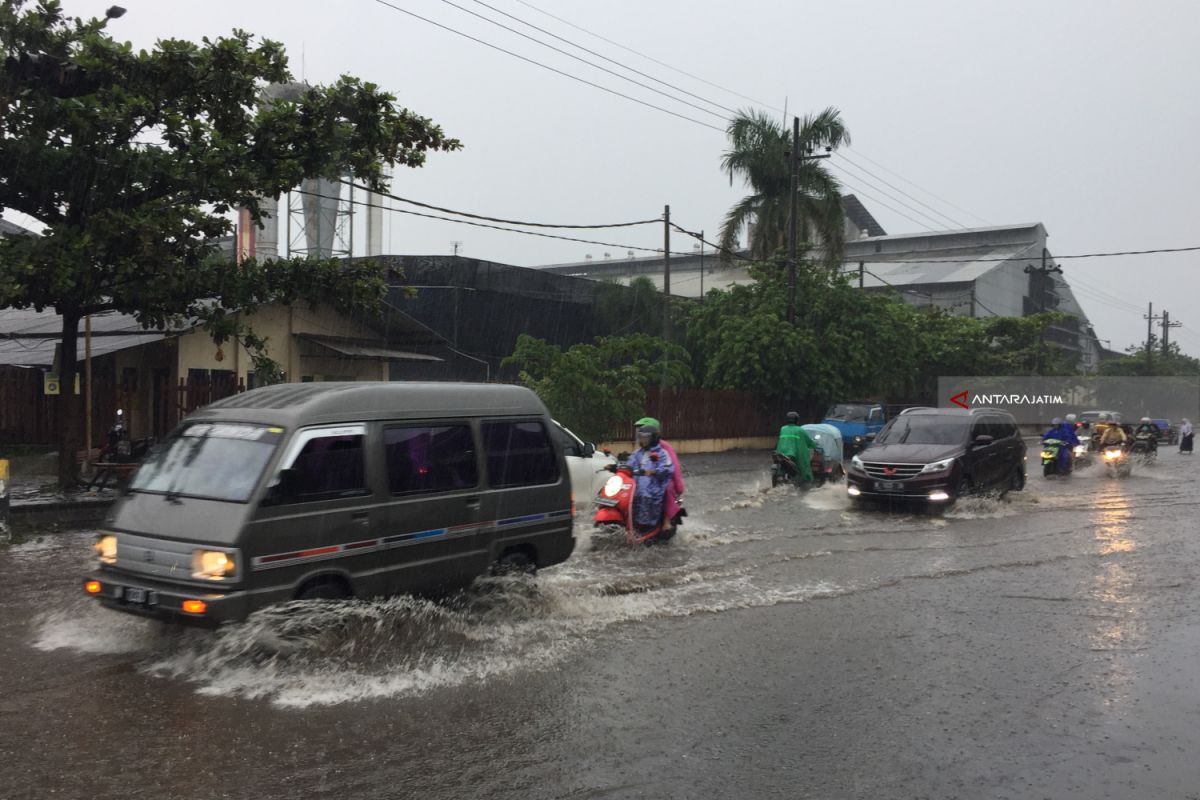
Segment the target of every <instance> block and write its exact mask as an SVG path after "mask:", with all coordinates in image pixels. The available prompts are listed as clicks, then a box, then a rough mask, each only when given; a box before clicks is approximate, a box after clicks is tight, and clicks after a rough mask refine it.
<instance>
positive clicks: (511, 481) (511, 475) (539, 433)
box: [482, 421, 558, 488]
mask: <svg viewBox="0 0 1200 800" xmlns="http://www.w3.org/2000/svg"><path fill="white" fill-rule="evenodd" d="M482 428H483V451H484V453H485V454H486V455H487V468H488V482H489V483H490V484H491V485H492V486H494V487H497V488H503V487H509V486H537V485H540V484H546V483H554V482H555V481H557V480H558V459H556V458H555V456H554V447H553V446H552V445H551V443H550V437H549V436H548V435H547V433H546V428H545V426H544V425H542V423H541V422H536V421H529V422H485V423H483V426H482Z"/></svg>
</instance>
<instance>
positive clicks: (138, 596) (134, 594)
mask: <svg viewBox="0 0 1200 800" xmlns="http://www.w3.org/2000/svg"><path fill="white" fill-rule="evenodd" d="M125 602H126V603H137V604H138V605H142V604H143V603H145V602H146V590H145V589H139V588H138V587H136V586H126V587H125Z"/></svg>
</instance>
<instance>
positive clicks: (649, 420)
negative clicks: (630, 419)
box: [633, 417, 662, 431]
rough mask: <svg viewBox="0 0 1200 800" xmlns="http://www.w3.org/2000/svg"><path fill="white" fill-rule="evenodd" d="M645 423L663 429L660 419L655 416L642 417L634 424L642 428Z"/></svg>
mask: <svg viewBox="0 0 1200 800" xmlns="http://www.w3.org/2000/svg"><path fill="white" fill-rule="evenodd" d="M643 425H653V426H654V427H656V428H658V429H659V430H660V431H661V430H662V425H659V424H658V420H656V419H655V418H654V417H642V418H641V419H639V420H638V421H637V422H635V423H633V426H634V427H635V428H640V427H642V426H643Z"/></svg>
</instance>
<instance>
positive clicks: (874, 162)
mask: <svg viewBox="0 0 1200 800" xmlns="http://www.w3.org/2000/svg"><path fill="white" fill-rule="evenodd" d="M518 2H519V0H518ZM846 149H847V150H851V151H853V152H854V153H856V154H858V156H859V157H860V158H863V159H866V160H867V161H869V162H871V163H872V164H874V165H875V166H876V167H878V168H879V169H881V170H883V171H884V172H886V173H888V174H889V175H891V176H892V177H894V178H898V179H900V180H902V181H904V182H905V183H907V184H909V185H910V186H913V187H915V188H917V189H920V190H921V191H922V192H925V194H927V195H929V196H930V197H932V198H934V199H935V200H938V201H940V202H942V203H945V204H946V205H948V206H950V207H951V208H953V209H955V210H957V211H961V212H962V213H964V214H966V215H967V216H970V217H974V218H975V219H977V220H979V221H980V222H982V223H983V224H984V225H991V224H992V223H991V222H988V221H987V220H986V219H984V218H983V217H981V216H979V215H978V214H972V213H971V212H970V211H968V210H967V209H965V208H963V207H962V206H959V205H955V204H954V203H951V202H950V201H949V200H947V199H945V198H944V197H939V196H938V195H936V194H934V193H933V192H931V191H929V190H928V189H926V188H924V187H923V186H921V185H920V184H919V183H917V182H916V181H913V180H911V179H909V178H906V177H904V176H903V175H900V174H899V173H897V172H894V171H892V170H890V169H888V168H887V167H885V166H884V165H883V164H880V163H879V162H878V161H876V160H874V159H873V158H870V157H869V156H867V154H866V153H864V152H863V151H861V150H859V149H857V148H854V147H851V146H850V145H847V146H846Z"/></svg>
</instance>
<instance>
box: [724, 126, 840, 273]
mask: <svg viewBox="0 0 1200 800" xmlns="http://www.w3.org/2000/svg"><path fill="white" fill-rule="evenodd" d="M726 134H727V136H728V137H729V149H728V150H727V151H725V153H724V155H723V156H722V158H721V169H723V170H725V171H726V172H728V173H729V182H730V183H731V184H732V183H733V179H734V176H735V175H736V176H737V177H739V178H741V179H742V181H743V182H744V183H745V184H746V185H747V186H748V187H749V188H750V192H751V193H750V194H749V195H747V196H746V197H744V198H743V199H742V200H741V201H739V202H738V203H737V204H736V205H735V206H734V207H733V208H731V209H730V210H729V213H728V214H726V215H725V222H724V223H723V224H722V226H721V247H722V248H723V252H722V258H725V259H728V258H729V252H730V251H732V250H733V249H734V248H735V247H736V246H737V241H738V238H739V234H740V232H741V230H742V229H743V228H744V227H746V226H747V225H750V224H751V223H752V224H753V230H752V232H751V235H750V237H749V239H748V245H749V248H750V252H751V255H752V256H753V257H754V258H757V259H766V258H768V257H770V256H771V255H773V254H774V252H775V251H776V250H777V249H778V248H780V247H782V246H783V245H784V244H786V242H787V230H788V214H789V205H788V193H789V191H790V189H791V175H790V173H789V171H788V170H789V160H788V157H787V153H788V151H790V150H791V147H792V132H791V130H790V129H788V128H787V127H785V126H784V124H783V123H781V122H780V121H778V120H775V119H774V118H772V117H770V116H768V115H767V114H765V113H763V112H761V111H743V112H741V113H739V114H738V115H737V116H736V117H734V118H733V120H732V121H731V122H730V123H729V127H728V129H727V130H726ZM849 143H850V132H849V131H848V130H846V127H845V125H844V124H843V123H842V119H841V112H839V111H838V110H837V109H836V108H833V107H830V108H827V109H825V110H824V111H822V112H821V113H820V114H817V115H816V116H806V117H804V119H803V120H801V123H800V147H801V152H805V151H807V150H809V149H812V150H816V149H823V148H826V147H828V148H832V149H835V150H836V149H837V148H838V147H840V146H842V145H843V144H849ZM797 187H798V190H799V191H798V193H797V200H798V202H799V207H798V210H797V216H798V219H799V221H800V224H801V225H802V226H804V227H805V228H807V229H809V230H812V231H813V232H815V233H816V236H817V239H818V240H819V241H820V243H821V245H822V246H823V247H824V260H825V263H827V264H829V265H837V264H840V263H841V258H842V249H843V245H844V242H845V222H844V216H843V214H844V212H843V209H842V195H841V186H840V185H839V184H838V182H837V179H836V178H834V177H833V174H832V173H831V172H830V171H829V169H828V168H826V167H825V166H824V164H823V163H822V162H821V161H815V160H814V161H801V162H800V164H799V166H798V167H797ZM797 235H800V234H799V232H798V233H797ZM800 238H801V239H804V238H806V237H804V236H801V237H800Z"/></svg>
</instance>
